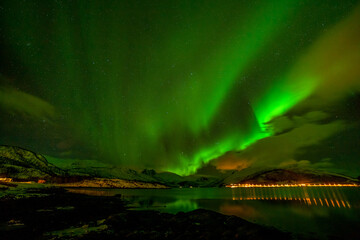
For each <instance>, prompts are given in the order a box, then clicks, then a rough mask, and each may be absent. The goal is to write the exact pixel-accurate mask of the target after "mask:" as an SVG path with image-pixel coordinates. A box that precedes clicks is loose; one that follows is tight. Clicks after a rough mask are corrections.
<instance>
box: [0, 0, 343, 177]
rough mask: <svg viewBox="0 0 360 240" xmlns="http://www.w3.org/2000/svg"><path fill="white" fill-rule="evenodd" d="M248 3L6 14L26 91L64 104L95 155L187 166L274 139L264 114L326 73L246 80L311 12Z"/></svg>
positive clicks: (60, 107)
mask: <svg viewBox="0 0 360 240" xmlns="http://www.w3.org/2000/svg"><path fill="white" fill-rule="evenodd" d="M246 2H247V1H243V2H241V1H226V3H224V2H222V1H174V2H171V4H165V2H162V1H144V2H143V1H75V2H71V3H70V2H67V1H54V2H52V1H43V2H42V3H41V4H40V3H36V1H34V2H32V3H31V2H25V3H21V6H20V3H19V2H17V1H8V2H6V3H5V5H6V7H7V8H6V9H9V10H8V11H7V12H6V14H4V15H2V16H1V17H0V19H1V25H2V27H3V29H2V31H3V33H5V34H4V36H9V37H7V38H6V37H5V38H4V39H3V42H4V44H5V45H6V46H8V47H9V49H10V50H9V52H11V54H12V55H13V56H15V57H14V58H16V59H19V62H20V65H21V66H22V67H23V69H25V70H24V71H23V72H26V74H23V75H21V74H19V75H17V78H21V77H23V80H19V81H24V82H25V84H23V86H24V87H23V90H24V91H25V92H29V93H34V94H35V95H37V96H38V97H40V98H41V99H45V100H46V101H48V102H49V103H50V104H52V105H53V106H55V108H56V109H57V110H56V111H57V113H58V114H57V117H56V118H55V119H54V122H56V123H57V124H63V125H67V126H69V128H71V129H73V132H72V135H73V136H74V139H76V140H77V141H78V142H81V144H82V145H84V146H87V148H88V149H93V151H94V152H95V153H91V154H89V155H88V156H85V157H96V158H101V159H106V161H110V162H113V163H116V164H119V165H123V166H128V167H135V168H138V167H148V168H156V169H159V170H164V171H172V172H176V173H178V174H182V175H185V174H191V173H194V172H195V171H196V170H197V169H198V168H199V167H201V166H203V164H206V163H208V162H209V161H211V160H212V159H215V158H217V157H219V156H221V155H223V154H225V153H226V152H228V151H240V150H242V149H244V148H246V147H247V146H249V145H251V144H252V143H254V142H255V141H257V140H259V139H262V138H265V137H268V136H271V135H272V132H271V131H268V130H266V123H267V122H269V121H270V120H271V119H273V118H274V117H276V116H280V115H282V114H284V113H286V112H287V111H288V110H289V109H291V108H292V107H293V106H294V105H296V104H297V103H298V102H299V101H301V100H303V99H305V98H306V97H308V96H309V95H310V94H311V92H312V91H313V90H314V88H315V86H316V83H317V82H318V81H319V80H318V79H317V76H313V75H312V74H311V73H310V74H308V75H307V74H306V73H304V74H301V75H297V76H296V77H295V78H294V77H293V76H294V75H295V73H296V70H293V68H295V69H297V67H296V64H295V67H292V68H291V66H292V64H293V65H294V62H295V61H296V60H295V61H294V60H290V61H289V63H287V64H285V63H284V64H283V65H281V64H280V65H281V66H280V67H279V70H278V72H275V71H273V72H272V71H271V69H270V70H269V72H270V74H269V76H268V77H267V78H266V79H268V80H267V81H265V80H264V81H263V82H260V83H259V85H260V86H256V83H254V81H257V80H256V79H254V78H252V79H246V77H244V76H247V75H249V72H252V71H255V70H254V69H252V64H255V65H256V64H258V65H259V61H260V60H259V59H261V58H264V56H267V55H266V54H265V51H266V49H267V48H270V47H271V46H273V45H276V44H278V43H277V41H279V39H281V38H283V37H284V35H286V34H287V28H288V27H289V22H294V24H295V25H296V23H297V22H298V21H299V15H297V14H296V13H297V12H300V13H303V12H306V11H307V10H308V9H307V7H304V6H307V5H306V4H304V5H303V4H300V3H299V2H298V1H287V0H281V1H258V2H256V3H255V2H254V3H253V4H246ZM307 4H308V5H309V4H310V5H311V1H307ZM349 8H350V7H349ZM18 9H21V14H15V12H16V11H17V10H18ZM316 11H318V12H317V14H318V15H321V14H322V13H323V12H322V10H321V6H320V7H318V8H317V10H316ZM342 11H344V12H346V11H349V9H348V8H347V9H344V10H342ZM339 18H340V17H339ZM336 20H337V18H334V20H329V22H328V24H335V23H336ZM19 23H21V24H19ZM299 26H300V27H299ZM299 26H298V28H299V30H300V29H301V27H304V26H301V25H299ZM305 27H306V26H305ZM311 31H313V32H312V33H313V35H315V36H317V35H318V34H319V33H318V32H319V29H318V28H314V29H313V30H311ZM289 41H290V42H291V41H292V43H294V42H296V41H297V38H296V37H291V36H289ZM306 47H307V45H306V44H304V46H303V47H302V48H300V47H299V50H298V51H297V52H296V53H294V54H301V51H300V50H302V49H306ZM291 51H293V50H291ZM291 51H290V50H288V52H285V53H289V52H291ZM265 58H267V59H268V57H265ZM267 61H268V62H271V60H269V59H268V60H267ZM276 64H278V63H276V62H275V63H274V65H276ZM271 67H272V66H269V68H271ZM289 69H290V70H289ZM284 72H286V74H284ZM299 86H301V89H300V90H299ZM252 89H255V90H252ZM70 126H71V127H70ZM73 157H76V156H73ZM83 157H84V156H83Z"/></svg>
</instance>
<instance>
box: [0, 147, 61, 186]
mask: <svg viewBox="0 0 360 240" xmlns="http://www.w3.org/2000/svg"><path fill="white" fill-rule="evenodd" d="M65 174H66V172H65V171H63V170H62V169H60V168H58V167H56V166H55V165H53V164H51V163H49V162H48V161H47V160H46V159H45V157H44V156H42V155H40V154H36V153H34V152H31V151H29V150H26V149H23V148H20V147H14V146H0V177H8V178H13V179H18V180H30V179H31V180H37V179H40V178H41V179H49V178H52V177H62V176H64V175H65Z"/></svg>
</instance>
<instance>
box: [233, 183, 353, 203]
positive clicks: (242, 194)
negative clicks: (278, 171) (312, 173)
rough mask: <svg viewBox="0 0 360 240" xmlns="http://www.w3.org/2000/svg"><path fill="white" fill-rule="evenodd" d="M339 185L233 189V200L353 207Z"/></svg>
mask: <svg viewBox="0 0 360 240" xmlns="http://www.w3.org/2000/svg"><path fill="white" fill-rule="evenodd" d="M343 190H344V188H339V187H317V188H308V187H296V188H258V187H256V188H242V189H232V200H266V201H269V200H270V201H273V200H274V201H297V202H299V203H300V204H306V205H316V206H322V207H338V208H351V204H350V202H349V201H348V199H347V196H346V195H345V194H344V191H343Z"/></svg>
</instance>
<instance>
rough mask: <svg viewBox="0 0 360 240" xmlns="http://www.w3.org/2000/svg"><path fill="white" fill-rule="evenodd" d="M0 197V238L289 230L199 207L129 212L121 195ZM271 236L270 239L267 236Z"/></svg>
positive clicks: (276, 233) (212, 235) (206, 235)
mask: <svg viewBox="0 0 360 240" xmlns="http://www.w3.org/2000/svg"><path fill="white" fill-rule="evenodd" d="M31 193H37V194H39V195H38V196H30V197H28V198H20V199H16V198H15V199H11V198H9V199H6V198H1V199H0V212H1V213H2V214H1V215H0V238H1V239H7V240H11V239H44V240H46V239H238V238H241V239H289V237H290V235H289V234H288V233H284V232H281V231H280V230H277V229H274V228H269V227H264V226H261V225H258V224H254V223H250V222H248V221H246V220H243V219H241V218H239V217H235V216H228V215H223V214H220V213H217V212H214V211H210V210H204V209H197V210H194V211H191V212H186V213H184V212H179V213H177V214H170V213H160V212H158V211H155V210H130V209H129V207H127V206H126V205H125V202H124V201H123V200H121V196H117V195H115V196H89V195H84V194H76V193H71V192H68V191H66V190H65V189H63V188H41V189H32V190H31ZM269 237H270V238H269Z"/></svg>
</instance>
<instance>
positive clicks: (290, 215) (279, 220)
mask: <svg viewBox="0 0 360 240" xmlns="http://www.w3.org/2000/svg"><path fill="white" fill-rule="evenodd" d="M71 191H77V192H81V193H84V194H93V195H108V196H112V195H115V194H121V195H122V198H123V199H124V200H125V201H127V202H128V203H129V206H131V207H133V208H135V209H139V210H140V209H141V210H142V209H152V210H158V211H161V212H168V213H177V212H180V211H183V212H187V211H192V210H195V209H198V208H204V209H209V210H213V211H217V212H220V213H222V214H227V215H236V216H238V217H241V218H243V219H246V220H248V221H250V222H254V223H258V224H262V225H267V226H273V227H276V228H278V229H281V230H283V231H289V232H294V233H303V234H306V235H309V234H311V235H312V236H314V237H316V238H319V239H326V238H332V237H333V236H335V237H340V238H341V239H360V230H359V228H360V188H359V187H290V188H286V187H279V188H233V189H231V188H182V189H178V188H174V189H101V190H99V189H76V190H75V189H72V190H71Z"/></svg>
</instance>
